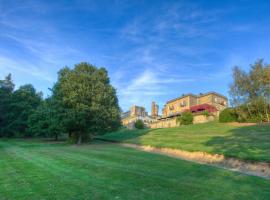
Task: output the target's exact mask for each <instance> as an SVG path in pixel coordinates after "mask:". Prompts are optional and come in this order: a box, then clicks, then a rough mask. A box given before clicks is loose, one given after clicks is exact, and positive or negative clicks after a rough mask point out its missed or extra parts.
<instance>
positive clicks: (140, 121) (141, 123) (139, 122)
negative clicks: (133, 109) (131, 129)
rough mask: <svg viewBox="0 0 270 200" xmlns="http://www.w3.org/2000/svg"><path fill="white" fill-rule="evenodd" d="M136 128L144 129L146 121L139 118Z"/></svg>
mask: <svg viewBox="0 0 270 200" xmlns="http://www.w3.org/2000/svg"><path fill="white" fill-rule="evenodd" d="M135 128H137V129H144V123H143V121H142V120H141V119H138V120H137V121H136V122H135Z"/></svg>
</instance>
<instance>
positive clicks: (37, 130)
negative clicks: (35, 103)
mask: <svg viewBox="0 0 270 200" xmlns="http://www.w3.org/2000/svg"><path fill="white" fill-rule="evenodd" d="M63 120H64V119H63V111H62V110H61V107H60V106H59V105H58V104H57V103H56V102H55V100H54V99H53V98H52V97H49V98H48V99H46V100H45V101H43V102H42V104H41V105H40V106H39V107H38V108H37V109H36V110H35V111H34V112H33V113H32V114H31V116H30V117H29V119H28V130H27V133H28V134H30V135H31V136H39V137H54V138H55V140H58V136H59V135H60V134H61V133H64V132H65V130H64V129H63Z"/></svg>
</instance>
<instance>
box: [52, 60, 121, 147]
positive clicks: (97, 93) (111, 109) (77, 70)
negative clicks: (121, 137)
mask: <svg viewBox="0 0 270 200" xmlns="http://www.w3.org/2000/svg"><path fill="white" fill-rule="evenodd" d="M53 98H54V99H56V101H57V102H59V106H61V107H62V108H63V109H62V112H63V113H64V115H65V117H64V120H63V124H64V127H65V129H66V131H67V132H69V133H72V135H73V137H74V138H75V139H76V142H77V143H78V144H80V143H81V142H82V141H83V140H84V139H85V138H89V137H91V136H93V135H96V134H102V133H105V132H108V131H111V130H115V129H117V128H118V127H119V126H120V124H121V123H120V108H119V105H118V99H117V96H116V90H115V89H114V88H113V86H112V85H111V84H110V80H109V77H108V73H107V71H106V69H105V68H97V67H95V66H93V65H91V64H88V63H79V64H77V65H75V67H74V69H69V68H67V67H65V68H63V69H62V70H61V71H60V72H59V74H58V81H57V83H56V84H55V86H54V88H53Z"/></svg>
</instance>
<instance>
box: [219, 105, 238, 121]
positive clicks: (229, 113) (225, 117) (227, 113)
mask: <svg viewBox="0 0 270 200" xmlns="http://www.w3.org/2000/svg"><path fill="white" fill-rule="evenodd" d="M237 119H238V116H237V113H236V111H235V109H233V108H226V109H224V110H223V111H221V113H220V114H219V122H223V123H224V122H236V121H237Z"/></svg>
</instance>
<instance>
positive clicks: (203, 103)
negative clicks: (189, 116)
mask: <svg viewBox="0 0 270 200" xmlns="http://www.w3.org/2000/svg"><path fill="white" fill-rule="evenodd" d="M227 105H228V99H227V98H226V97H225V96H223V95H221V94H218V93H216V92H208V93H205V94H200V95H194V94H186V95H182V96H181V97H178V98H176V99H172V100H170V101H168V102H167V103H166V104H165V105H164V108H163V110H162V117H163V118H166V117H170V116H175V115H179V114H181V113H182V112H185V111H191V112H199V111H203V110H207V111H209V112H211V113H214V114H215V115H217V116H218V115H219V112H220V111H221V110H223V109H224V108H226V107H227Z"/></svg>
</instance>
